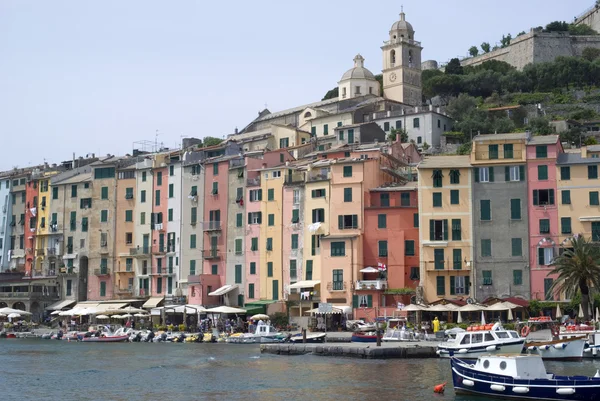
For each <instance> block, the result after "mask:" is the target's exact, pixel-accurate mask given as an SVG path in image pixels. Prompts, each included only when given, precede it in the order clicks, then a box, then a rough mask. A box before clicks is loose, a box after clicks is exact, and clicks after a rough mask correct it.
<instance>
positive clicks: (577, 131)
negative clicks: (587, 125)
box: [560, 127, 587, 146]
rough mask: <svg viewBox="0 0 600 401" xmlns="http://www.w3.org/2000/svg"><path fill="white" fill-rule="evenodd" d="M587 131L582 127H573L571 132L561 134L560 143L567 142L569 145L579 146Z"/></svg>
mask: <svg viewBox="0 0 600 401" xmlns="http://www.w3.org/2000/svg"><path fill="white" fill-rule="evenodd" d="M586 132H587V131H586V130H585V129H583V128H582V127H573V128H571V129H570V130H567V131H564V132H561V133H560V141H561V142H567V143H568V144H571V145H574V146H579V145H580V143H581V138H582V137H583V135H584V134H585V133H586Z"/></svg>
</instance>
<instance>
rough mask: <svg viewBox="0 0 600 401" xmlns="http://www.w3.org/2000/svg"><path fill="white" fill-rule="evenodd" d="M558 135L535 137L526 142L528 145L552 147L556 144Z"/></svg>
mask: <svg viewBox="0 0 600 401" xmlns="http://www.w3.org/2000/svg"><path fill="white" fill-rule="evenodd" d="M558 138H559V137H558V135H536V136H532V137H531V139H529V142H527V144H528V145H554V144H555V143H556V142H558Z"/></svg>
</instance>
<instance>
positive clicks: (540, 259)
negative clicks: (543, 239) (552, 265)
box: [538, 248, 545, 266]
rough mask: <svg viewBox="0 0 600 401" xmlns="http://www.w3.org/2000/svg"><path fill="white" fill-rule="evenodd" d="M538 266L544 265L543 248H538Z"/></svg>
mask: <svg viewBox="0 0 600 401" xmlns="http://www.w3.org/2000/svg"><path fill="white" fill-rule="evenodd" d="M538 264H539V265H540V266H543V265H544V264H545V261H544V248H538Z"/></svg>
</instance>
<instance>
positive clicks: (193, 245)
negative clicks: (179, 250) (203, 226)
mask: <svg viewBox="0 0 600 401" xmlns="http://www.w3.org/2000/svg"><path fill="white" fill-rule="evenodd" d="M190 249H196V234H190Z"/></svg>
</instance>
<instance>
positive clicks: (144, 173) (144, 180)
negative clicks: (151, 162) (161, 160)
mask: <svg viewBox="0 0 600 401" xmlns="http://www.w3.org/2000/svg"><path fill="white" fill-rule="evenodd" d="M142 182H146V172H145V171H142Z"/></svg>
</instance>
